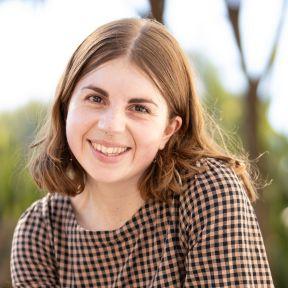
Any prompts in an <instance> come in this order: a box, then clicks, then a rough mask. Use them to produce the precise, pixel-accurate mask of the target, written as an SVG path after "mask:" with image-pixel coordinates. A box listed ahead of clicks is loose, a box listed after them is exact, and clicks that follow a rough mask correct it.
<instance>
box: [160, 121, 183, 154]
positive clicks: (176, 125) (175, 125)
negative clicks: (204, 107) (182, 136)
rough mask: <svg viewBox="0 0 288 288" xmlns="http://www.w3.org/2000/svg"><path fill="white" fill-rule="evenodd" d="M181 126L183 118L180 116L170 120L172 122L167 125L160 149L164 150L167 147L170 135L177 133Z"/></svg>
mask: <svg viewBox="0 0 288 288" xmlns="http://www.w3.org/2000/svg"><path fill="white" fill-rule="evenodd" d="M181 126H182V118H181V117H180V116H176V117H174V118H173V119H172V120H171V121H170V123H169V124H168V126H167V127H166V129H165V131H164V134H163V137H162V141H161V144H160V146H159V149H160V150H163V149H164V148H165V145H166V143H167V142H168V140H169V139H170V137H171V136H172V135H173V134H174V133H176V132H177V131H178V130H179V129H180V127H181Z"/></svg>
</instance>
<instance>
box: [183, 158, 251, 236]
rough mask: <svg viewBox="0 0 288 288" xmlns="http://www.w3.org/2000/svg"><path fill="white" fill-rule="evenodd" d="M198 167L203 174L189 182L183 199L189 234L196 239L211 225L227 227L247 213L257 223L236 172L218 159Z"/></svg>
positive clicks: (203, 161) (205, 162) (184, 224)
mask: <svg viewBox="0 0 288 288" xmlns="http://www.w3.org/2000/svg"><path fill="white" fill-rule="evenodd" d="M196 166H198V167H203V171H202V172H199V173H196V174H195V175H194V177H191V178H190V179H189V180H188V181H187V182H186V185H185V187H184V190H183V192H182V194H181V195H180V197H179V199H180V206H179V215H180V222H181V226H182V228H183V229H184V230H185V231H192V232H193V233H194V235H195V237H196V235H197V233H198V232H199V231H202V230H203V228H204V227H207V225H208V224H210V222H211V223H212V222H214V223H216V222H217V223H220V222H222V223H224V221H226V220H227V219H228V218H229V217H230V218H233V217H237V215H240V214H243V213H244V214H245V215H249V217H251V219H253V221H255V220H256V214H255V212H254V209H253V207H252V205H251V203H250V200H249V198H248V196H247V194H246V191H245V188H244V186H243V185H242V181H241V180H240V179H239V177H238V176H237V175H236V173H235V172H234V171H233V169H232V168H230V167H228V166H227V165H226V163H225V162H224V161H223V160H219V159H214V158H202V159H201V160H199V161H198V162H197V163H196ZM233 221H234V220H233ZM194 240H196V239H194Z"/></svg>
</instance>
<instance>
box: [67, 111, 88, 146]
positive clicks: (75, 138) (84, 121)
mask: <svg viewBox="0 0 288 288" xmlns="http://www.w3.org/2000/svg"><path fill="white" fill-rule="evenodd" d="M89 119H90V117H89V114H87V113H85V112H84V113H83V111H81V110H77V109H75V110H71V111H69V112H68V115H67V120H66V137H67V142H68V144H69V146H70V148H71V149H72V150H73V148H74V149H77V148H80V145H81V142H82V139H83V137H84V136H85V133H86V131H88V129H89V123H90V122H91V121H90V120H89Z"/></svg>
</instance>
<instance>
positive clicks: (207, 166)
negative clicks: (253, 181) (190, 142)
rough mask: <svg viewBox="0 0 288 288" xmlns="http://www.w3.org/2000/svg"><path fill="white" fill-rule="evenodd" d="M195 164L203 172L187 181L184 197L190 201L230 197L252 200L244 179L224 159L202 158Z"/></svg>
mask: <svg viewBox="0 0 288 288" xmlns="http://www.w3.org/2000/svg"><path fill="white" fill-rule="evenodd" d="M195 166H196V167H199V168H201V172H197V173H195V175H194V176H192V177H191V178H190V179H188V181H187V182H186V186H185V188H184V193H183V197H184V198H185V199H187V200H188V201H189V199H190V200H191V201H199V200H201V199H207V200H208V199H210V198H211V199H215V200H217V199H218V200H219V199H221V198H223V199H224V198H227V197H229V198H235V199H236V198H241V199H242V200H243V201H248V202H250V200H249V198H248V196H247V194H246V191H245V187H244V185H243V183H242V180H241V179H240V177H239V176H238V175H237V174H236V173H235V172H234V170H233V169H232V168H231V167H229V166H228V164H227V163H226V162H225V161H224V160H221V159H216V158H211V157H209V158H208V157H206V158H201V159H200V160H198V161H197V162H196V165H195Z"/></svg>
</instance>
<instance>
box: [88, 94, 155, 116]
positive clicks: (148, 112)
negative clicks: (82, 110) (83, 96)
mask: <svg viewBox="0 0 288 288" xmlns="http://www.w3.org/2000/svg"><path fill="white" fill-rule="evenodd" d="M96 97H97V98H100V99H101V100H102V97H101V96H88V97H87V99H88V100H89V99H90V98H94V99H95V98H96ZM89 101H90V100H89ZM92 102H94V103H99V102H95V101H92ZM134 107H141V108H144V109H145V110H146V111H145V112H141V111H136V112H139V113H147V114H150V113H151V111H150V109H149V108H147V107H146V106H144V105H139V104H136V105H135V106H134Z"/></svg>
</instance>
